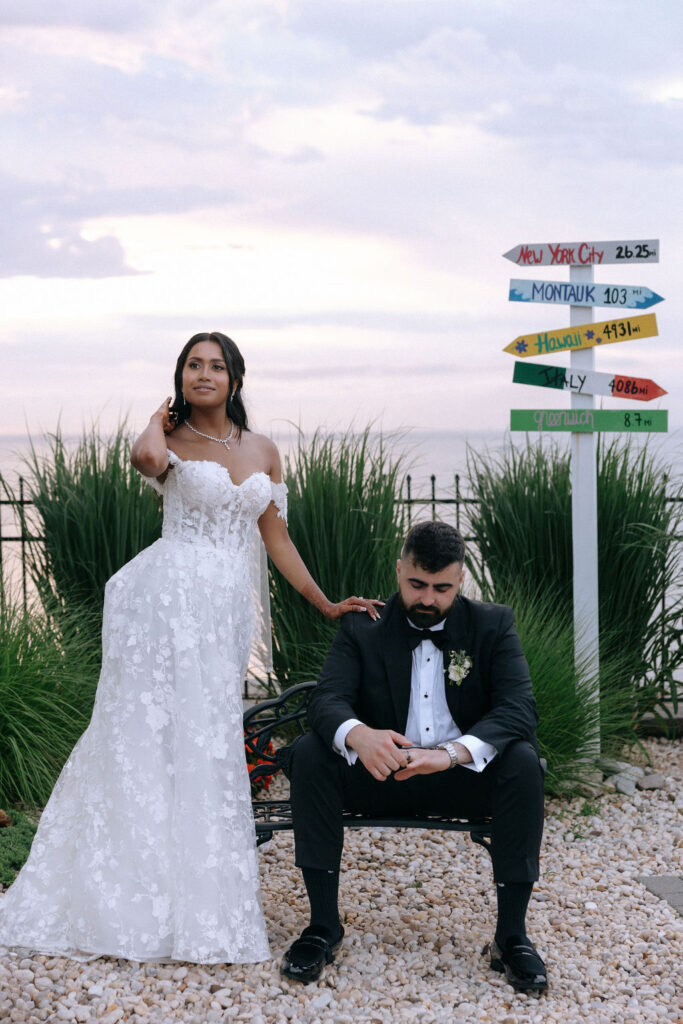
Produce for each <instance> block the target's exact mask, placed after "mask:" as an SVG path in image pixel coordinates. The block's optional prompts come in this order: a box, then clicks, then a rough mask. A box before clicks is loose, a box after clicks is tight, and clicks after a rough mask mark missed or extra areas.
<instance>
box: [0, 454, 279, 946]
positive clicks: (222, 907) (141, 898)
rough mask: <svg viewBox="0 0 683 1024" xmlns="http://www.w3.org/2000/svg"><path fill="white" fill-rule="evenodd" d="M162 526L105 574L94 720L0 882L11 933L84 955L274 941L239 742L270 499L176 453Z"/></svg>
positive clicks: (267, 490) (3, 922) (255, 481)
mask: <svg viewBox="0 0 683 1024" xmlns="http://www.w3.org/2000/svg"><path fill="white" fill-rule="evenodd" d="M169 454H170V459H171V466H170V469H169V471H168V475H167V478H166V480H165V482H164V484H163V486H160V485H159V484H158V483H157V482H156V481H152V485H153V486H154V487H155V488H156V489H157V490H159V491H160V492H161V493H163V496H164V525H163V533H162V537H161V539H160V540H158V541H156V542H155V543H154V544H152V545H151V547H149V548H146V549H145V550H144V551H142V552H141V553H140V554H139V555H137V556H136V557H135V558H134V559H133V560H132V561H131V562H129V563H128V564H127V565H125V566H124V567H123V568H122V569H120V570H119V572H117V573H116V575H114V576H112V578H111V579H110V580H109V581H108V583H107V587H106V593H105V602H104V619H103V660H102V673H101V676H100V681H99V685H98V689H97V697H96V700H95V707H94V711H93V716H92V720H91V722H90V725H89V727H88V729H87V730H86V732H85V733H84V734H83V736H82V737H81V739H80V740H79V741H78V743H77V744H76V747H75V748H74V750H73V753H72V754H71V756H70V758H69V760H68V762H67V764H66V765H65V767H64V770H63V771H62V774H61V776H60V778H59V781H58V782H57V785H56V786H55V789H54V792H53V793H52V796H51V797H50V800H49V803H48V804H47V807H46V808H45V811H44V813H43V816H42V818H41V821H40V826H39V828H38V832H37V834H36V837H35V840H34V843H33V848H32V850H31V855H30V857H29V859H28V861H27V863H26V865H25V866H24V868H23V870H22V871H21V872H20V874H19V876H18V877H17V879H16V880H15V882H14V884H13V885H12V886H11V887H10V889H9V890H8V891H7V893H6V894H5V895H4V897H0V946H4V947H23V948H27V949H30V950H33V951H36V952H42V953H51V954H62V955H66V956H69V957H72V958H74V959H89V958H91V957H93V956H97V955H102V954H108V955H110V956H113V957H124V958H127V959H131V960H159V959H172V960H188V961H193V962H199V963H224V962H230V963H243V962H248V963H249V962H256V961H259V960H264V959H267V958H268V957H269V956H270V953H269V949H268V940H267V936H266V928H265V922H264V919H263V914H262V910H261V904H260V892H259V871H258V868H259V866H258V857H257V853H256V846H255V838H254V824H253V818H252V813H251V799H250V787H249V779H248V775H247V768H246V763H245V755H244V740H243V731H242V701H241V687H242V681H243V678H244V673H245V671H246V667H247V660H248V657H249V651H250V642H251V632H252V625H253V619H254V614H253V602H252V591H251V585H250V566H249V561H250V553H251V544H252V539H253V534H254V531H255V526H256V521H257V519H258V518H259V516H261V515H262V513H263V512H264V511H265V510H266V508H267V507H268V505H269V503H270V502H271V501H273V502H275V504H276V506H277V508H278V514H279V515H281V516H282V517H285V516H286V488H285V486H284V484H274V483H272V482H271V480H270V478H269V477H268V476H267V475H266V474H265V473H254V474H253V475H252V476H250V477H248V479H247V480H245V481H244V482H243V483H242V484H241V485H239V486H236V485H235V484H233V482H232V480H231V479H230V475H229V473H228V471H227V470H226V469H225V468H224V467H222V466H220V465H219V464H218V463H216V462H208V461H207V462H198V461H196V462H195V461H193V462H189V461H187V462H185V461H181V460H180V459H179V458H178V457H177V456H176V455H174V453H173V452H170V453H169Z"/></svg>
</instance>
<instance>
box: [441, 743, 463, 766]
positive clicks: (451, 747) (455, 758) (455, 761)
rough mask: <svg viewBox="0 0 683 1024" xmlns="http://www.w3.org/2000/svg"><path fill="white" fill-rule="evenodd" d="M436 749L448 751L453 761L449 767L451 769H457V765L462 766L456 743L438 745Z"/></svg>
mask: <svg viewBox="0 0 683 1024" xmlns="http://www.w3.org/2000/svg"><path fill="white" fill-rule="evenodd" d="M436 749H437V750H445V751H446V753H447V754H448V756H449V757H450V759H451V763H450V765H449V768H455V767H456V765H459V764H460V761H459V759H458V751H457V749H456V746H455V743H450V742H448V743H437V745H436Z"/></svg>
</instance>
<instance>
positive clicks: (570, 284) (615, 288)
mask: <svg viewBox="0 0 683 1024" xmlns="http://www.w3.org/2000/svg"><path fill="white" fill-rule="evenodd" d="M662 301H663V300H662V296H661V295H657V292H653V291H651V290H650V289H649V288H633V287H630V286H628V285H622V284H595V283H594V282H593V281H591V282H590V284H588V283H583V282H579V281H531V280H526V279H524V278H521V277H514V278H513V279H512V280H511V281H510V302H554V303H565V304H566V303H569V305H570V306H615V307H619V308H621V309H649V307H650V306H655V305H656V304H657V303H658V302H662Z"/></svg>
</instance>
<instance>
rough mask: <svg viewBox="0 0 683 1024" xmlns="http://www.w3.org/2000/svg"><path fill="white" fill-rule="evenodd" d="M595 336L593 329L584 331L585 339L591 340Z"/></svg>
mask: <svg viewBox="0 0 683 1024" xmlns="http://www.w3.org/2000/svg"><path fill="white" fill-rule="evenodd" d="M594 337H595V331H586V340H587V341H592V340H593V338H594Z"/></svg>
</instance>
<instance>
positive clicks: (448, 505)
mask: <svg viewBox="0 0 683 1024" xmlns="http://www.w3.org/2000/svg"><path fill="white" fill-rule="evenodd" d="M460 481H461V477H460V474H459V473H454V474H453V490H452V496H442V495H438V494H437V493H436V476H435V475H434V474H432V475H431V476H430V477H429V492H428V494H427V495H420V496H416V495H414V494H413V479H412V477H411V476H410V474H409V475H408V476H407V477H406V481H405V483H406V486H405V494H404V495H401V497H399V498H396V499H395V500H396V502H397V503H398V504H402V505H405V506H406V507H407V515H408V526H410V525H411V524H412V521H413V516H414V510H415V509H423V508H424V509H427V510H428V511H429V513H430V514H431V518H432V519H437V518H440V519H443V518H449V519H451V518H452V519H453V521H454V523H455V526H457V528H458V529H459V530H460V531H461V532H462V530H463V520H464V519H466V516H465V515H464V512H465V511H466V510H467V507H468V506H469V505H477V504H479V499H478V498H471V497H468V496H466V495H464V494H463V493H462V489H461V484H460ZM666 500H667V501H671V502H683V497H681V496H680V495H673V496H671V497H667V499H666ZM32 505H33V501H32V500H31V498H27V497H26V496H25V485H24V479H23V477H19V481H18V496H16V497H15V498H14V499H12V500H11V499H9V498H0V588H1V587H2V586H3V581H4V577H5V559H4V554H5V551H4V546H5V544H15V545H20V553H19V554H20V566H21V568H20V575H21V593H22V601H23V604H24V608H26V606H27V604H28V577H27V565H26V548H27V545H28V544H30V543H33V542H36V541H38V542H40V541H42V540H43V537H42V536H41V535H40V534H33V533H31V532H30V530H29V529H27V527H26V515H25V514H24V510H25V509H26V508H28V507H29V506H32ZM3 506H9V507H11V508H13V509H14V510H15V513H16V510H17V509H18V510H19V513H18V515H16V514H15V524H14V527H13V530H14V532H13V533H10V534H5V533H4V532H3V529H4V527H3V526H2V508H3ZM464 537H465V540H466V541H467V542H468V543H474V544H476V542H477V538H476V536H474V535H472V534H464ZM676 540H678V541H681V540H683V536H678V535H677V536H676ZM665 604H666V594H662V610H663V609H664V607H665Z"/></svg>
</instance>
